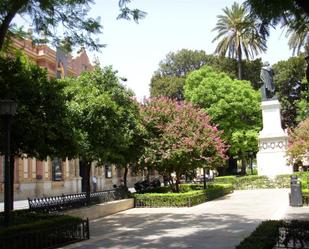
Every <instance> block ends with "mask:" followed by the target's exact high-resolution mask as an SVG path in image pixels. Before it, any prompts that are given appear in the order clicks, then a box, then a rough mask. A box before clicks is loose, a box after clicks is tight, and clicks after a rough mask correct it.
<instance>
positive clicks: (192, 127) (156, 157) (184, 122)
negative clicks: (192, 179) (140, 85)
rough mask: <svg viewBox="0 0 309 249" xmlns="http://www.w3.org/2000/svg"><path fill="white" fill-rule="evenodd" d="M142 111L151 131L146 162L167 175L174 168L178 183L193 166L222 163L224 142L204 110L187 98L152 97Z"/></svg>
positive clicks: (147, 142)
mask: <svg viewBox="0 0 309 249" xmlns="http://www.w3.org/2000/svg"><path fill="white" fill-rule="evenodd" d="M141 113H142V116H143V120H144V123H145V127H146V129H147V131H148V137H147V139H146V147H145V152H144V155H143V156H142V158H141V162H142V163H143V164H145V165H147V166H150V167H153V168H154V169H156V170H157V171H159V173H160V174H162V175H165V176H170V174H171V173H172V172H175V173H176V178H177V183H179V179H180V176H181V175H182V174H185V173H186V172H188V171H190V170H192V169H195V168H197V167H209V168H216V167H218V166H220V165H221V164H222V161H223V159H224V158H225V150H226V149H225V144H224V143H223V141H222V140H221V138H220V134H221V133H220V132H219V131H218V130H217V128H216V127H215V126H212V125H211V124H210V118H209V116H208V115H207V114H206V113H205V111H204V110H202V109H199V108H196V107H194V106H193V105H192V104H190V103H187V102H181V101H174V100H171V99H168V98H153V99H149V100H147V101H146V102H145V103H144V104H143V106H142V109H141ZM176 186H178V185H176Z"/></svg>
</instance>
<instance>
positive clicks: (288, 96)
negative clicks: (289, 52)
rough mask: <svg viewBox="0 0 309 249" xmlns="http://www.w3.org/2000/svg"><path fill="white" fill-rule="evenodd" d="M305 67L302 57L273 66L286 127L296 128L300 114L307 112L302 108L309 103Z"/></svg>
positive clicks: (292, 58)
mask: <svg viewBox="0 0 309 249" xmlns="http://www.w3.org/2000/svg"><path fill="white" fill-rule="evenodd" d="M305 67H306V64H305V60H304V58H303V57H302V56H298V57H291V58H289V59H288V60H286V61H279V62H278V63H276V64H274V65H273V69H274V82H275V86H276V92H277V95H278V97H279V100H280V103H281V113H282V119H283V126H284V127H295V126H296V125H297V123H298V119H297V115H298V113H299V114H300V112H304V111H305V110H303V109H302V107H301V106H302V105H306V103H308V102H309V99H308V97H309V96H308V91H309V87H308V82H307V81H306V80H305V70H304V69H305ZM298 106H299V107H300V109H298ZM302 110H303V111H302ZM300 115H301V114H300ZM303 115H304V114H303ZM303 118H304V117H303Z"/></svg>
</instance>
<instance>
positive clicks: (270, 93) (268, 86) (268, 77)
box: [260, 62, 277, 101]
mask: <svg viewBox="0 0 309 249" xmlns="http://www.w3.org/2000/svg"><path fill="white" fill-rule="evenodd" d="M273 76H274V72H273V69H272V68H271V66H270V65H269V63H268V62H265V63H264V64H263V67H262V69H261V74H260V78H261V80H262V83H263V85H262V87H261V92H262V101H265V100H275V99H277V96H276V95H275V85H274V81H273Z"/></svg>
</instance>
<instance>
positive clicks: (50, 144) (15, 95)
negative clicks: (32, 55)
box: [0, 55, 77, 159]
mask: <svg viewBox="0 0 309 249" xmlns="http://www.w3.org/2000/svg"><path fill="white" fill-rule="evenodd" d="M0 75H1V76H0V89H1V92H0V99H13V100H15V101H16V103H17V113H16V115H15V116H14V118H13V119H12V132H11V153H12V155H13V156H22V155H23V154H27V155H28V156H29V157H36V158H40V159H44V158H46V157H47V156H51V157H53V156H57V157H63V158H64V157H67V156H69V157H70V156H74V155H75V154H76V149H77V148H76V143H75V141H76V137H75V135H74V133H73V131H72V129H71V127H70V120H69V119H68V115H67V114H68V113H67V109H66V106H65V97H64V94H63V89H64V85H63V84H62V83H60V82H58V81H55V80H48V78H47V73H46V71H45V70H42V69H40V68H39V67H37V66H36V65H33V64H31V63H30V62H29V61H27V59H26V58H25V57H23V56H18V55H17V57H16V58H5V57H0ZM2 130H3V129H1V130H0V133H1V131H2ZM0 152H2V153H3V150H2V148H0Z"/></svg>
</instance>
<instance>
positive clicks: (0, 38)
mask: <svg viewBox="0 0 309 249" xmlns="http://www.w3.org/2000/svg"><path fill="white" fill-rule="evenodd" d="M93 2H94V1H93V0H18V1H16V0H14V1H12V0H2V1H1V3H0V50H2V48H3V44H4V40H5V38H6V37H7V36H8V34H9V33H8V32H9V29H10V28H12V25H13V19H14V18H15V17H16V16H17V15H21V16H24V17H26V18H29V19H30V21H31V25H32V28H33V32H34V33H33V37H32V39H33V41H36V42H45V43H46V42H48V41H49V42H52V43H53V44H55V45H58V46H59V45H61V46H62V47H64V48H66V49H67V50H70V49H71V48H72V47H74V46H75V45H79V46H86V47H89V48H92V49H95V50H98V49H99V48H100V47H102V44H100V43H99V41H98V40H96V39H95V38H94V35H96V34H98V33H100V32H101V28H102V26H101V24H100V20H99V18H96V19H95V18H92V17H89V16H88V14H89V11H90V6H91V4H93ZM129 2H130V0H119V1H118V4H119V9H120V14H119V16H118V18H125V19H128V20H130V19H131V18H132V19H134V20H135V21H137V20H138V19H140V18H143V17H144V16H145V15H146V13H145V12H143V11H140V10H138V9H133V10H132V9H130V8H129V7H128V3H129ZM42 34H43V36H42ZM49 39H51V40H49Z"/></svg>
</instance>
